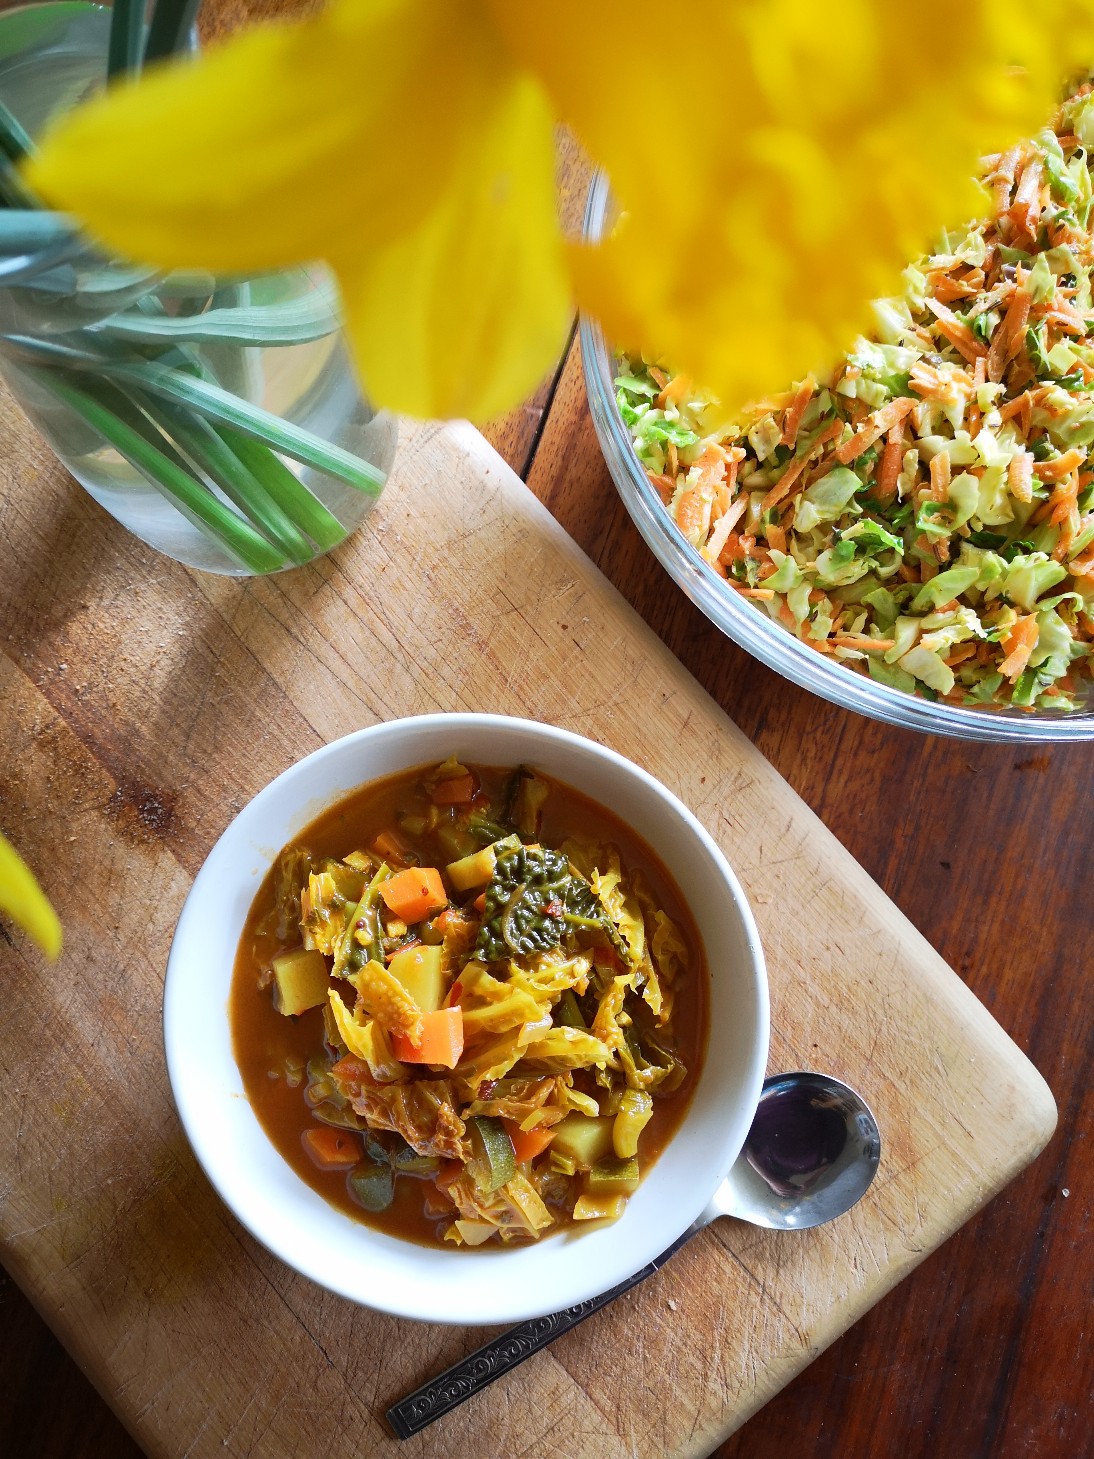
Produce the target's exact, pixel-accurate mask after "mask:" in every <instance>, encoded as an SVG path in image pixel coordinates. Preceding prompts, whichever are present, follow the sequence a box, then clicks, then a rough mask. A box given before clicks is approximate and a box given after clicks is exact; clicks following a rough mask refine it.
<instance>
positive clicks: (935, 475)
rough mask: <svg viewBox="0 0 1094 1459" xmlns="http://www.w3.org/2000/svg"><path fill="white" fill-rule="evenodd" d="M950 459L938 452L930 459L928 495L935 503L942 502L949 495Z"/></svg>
mask: <svg viewBox="0 0 1094 1459" xmlns="http://www.w3.org/2000/svg"><path fill="white" fill-rule="evenodd" d="M949 487H950V457H949V453H948V452H946V451H939V452H938V453H937V455H934V456H932V457H931V487H930V495H931V498H932V500H934V501H936V502H944V501H945V500H946V498H947V496H948V495H949Z"/></svg>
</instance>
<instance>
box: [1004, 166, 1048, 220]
mask: <svg viewBox="0 0 1094 1459" xmlns="http://www.w3.org/2000/svg"><path fill="white" fill-rule="evenodd" d="M1042 167H1043V164H1042V162H1041V159H1040V157H1038V156H1037V155H1036V154H1032V155H1031V156H1030V157H1029V159H1028V161H1027V162H1026V165H1025V166H1024V167H1023V168H1022V176H1021V178H1020V180H1019V182H1018V187H1017V189H1016V191H1015V194H1014V202H1013V203H1012V204H1011V206H1010V209H1009V215H1010V219H1011V222H1012V223H1013V224H1014V226H1015V227H1016V228H1020V229H1021V230H1022V231H1023V232H1024V233H1027V234H1028V235H1029V237H1030V238H1036V236H1037V224H1038V223H1039V222H1040V219H1041V174H1042Z"/></svg>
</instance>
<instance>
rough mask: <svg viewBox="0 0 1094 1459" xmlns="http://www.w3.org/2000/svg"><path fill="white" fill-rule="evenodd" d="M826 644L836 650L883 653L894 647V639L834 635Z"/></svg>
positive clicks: (858, 634)
mask: <svg viewBox="0 0 1094 1459" xmlns="http://www.w3.org/2000/svg"><path fill="white" fill-rule="evenodd" d="M828 642H829V643H833V644H835V645H836V646H837V647H838V648H861V649H864V650H865V651H866V652H867V653H884V652H885V651H886V650H887V649H890V648H895V647H896V639H895V638H864V637H863V635H862V634H861V633H834V634H833V635H832V637H831V638H830V639H829V640H828Z"/></svg>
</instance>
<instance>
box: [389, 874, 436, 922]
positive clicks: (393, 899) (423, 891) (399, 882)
mask: <svg viewBox="0 0 1094 1459" xmlns="http://www.w3.org/2000/svg"><path fill="white" fill-rule="evenodd" d="M380 895H381V897H383V899H384V902H385V903H386V904H387V906H388V908H389V909H390V910H391V911H392V912H394V913H395V915H396V917H401V918H402V919H403V921H404V922H407V923H410V922H420V921H421V920H422V918H423V917H428V916H430V914H431V913H433V912H439V911H440V910H441V908H442V907H447V906H448V893H447V892H446V891H445V889H444V882H443V881H442V880H441V874H440V872H439V871H438V870H437V869H436V867H433V866H408V867H407V869H406V870H405V871H397V872H396V873H395V875H394V876H389V877H388V879H387V881H385V882H381V883H380Z"/></svg>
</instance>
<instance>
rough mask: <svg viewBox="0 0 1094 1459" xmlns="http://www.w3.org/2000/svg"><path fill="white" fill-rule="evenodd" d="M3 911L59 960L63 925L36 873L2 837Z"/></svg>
mask: <svg viewBox="0 0 1094 1459" xmlns="http://www.w3.org/2000/svg"><path fill="white" fill-rule="evenodd" d="M0 912H6V913H7V915H8V916H9V917H11V918H12V919H13V920H14V921H15V922H17V923H18V924H19V926H20V927H22V928H23V929H24V931H26V932H29V933H30V935H31V937H33V938H34V940H35V942H36V943H37V944H38V946H39V947H40V948H41V949H42V951H43V952H44V953H45V954H46V956H47V957H48V958H50V959H51V960H56V958H57V957H58V956H59V954H60V951H61V924H60V922H59V921H58V920H57V913H56V912H55V911H54V910H53V908H52V907H51V906H50V904H49V902H48V901H47V899H46V897H45V895H44V893H43V892H42V889H41V887H40V886H39V885H38V883H37V882H36V881H35V879H34V874H33V872H32V871H31V870H30V867H29V866H27V864H26V862H25V861H24V860H23V859H22V857H20V856H19V855H18V854H17V852H16V851H15V848H14V847H13V846H12V845H11V843H10V842H9V841H6V840H5V839H4V837H3V836H0Z"/></svg>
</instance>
